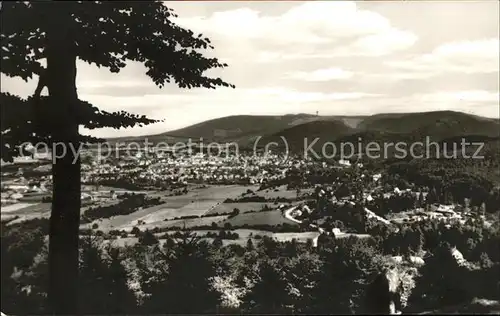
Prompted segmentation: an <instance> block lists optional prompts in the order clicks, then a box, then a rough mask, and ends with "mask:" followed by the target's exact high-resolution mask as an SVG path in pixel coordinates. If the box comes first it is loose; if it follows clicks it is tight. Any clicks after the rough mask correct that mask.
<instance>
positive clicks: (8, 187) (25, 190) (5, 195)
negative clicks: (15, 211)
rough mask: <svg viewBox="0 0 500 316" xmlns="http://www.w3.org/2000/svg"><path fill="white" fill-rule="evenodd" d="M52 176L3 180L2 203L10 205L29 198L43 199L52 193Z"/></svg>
mask: <svg viewBox="0 0 500 316" xmlns="http://www.w3.org/2000/svg"><path fill="white" fill-rule="evenodd" d="M51 189H52V176H42V177H40V178H37V179H30V180H29V179H26V178H24V177H23V176H20V177H18V178H15V179H12V180H2V183H1V190H0V191H1V193H0V194H1V205H2V206H4V205H10V204H15V203H18V202H23V201H27V200H28V201H29V200H37V199H38V200H40V201H41V200H42V199H43V197H45V196H47V195H48V194H50V192H51Z"/></svg>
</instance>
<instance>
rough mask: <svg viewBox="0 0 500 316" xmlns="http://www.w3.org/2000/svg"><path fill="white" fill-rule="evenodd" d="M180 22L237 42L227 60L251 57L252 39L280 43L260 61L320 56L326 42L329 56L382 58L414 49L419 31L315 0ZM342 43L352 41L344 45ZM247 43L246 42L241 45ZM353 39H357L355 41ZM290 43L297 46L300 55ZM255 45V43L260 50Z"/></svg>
mask: <svg viewBox="0 0 500 316" xmlns="http://www.w3.org/2000/svg"><path fill="white" fill-rule="evenodd" d="M176 23H178V24H180V25H182V26H185V27H188V28H190V29H192V30H194V31H196V32H201V33H203V34H207V35H209V36H211V35H213V36H214V37H215V38H220V39H221V38H224V39H225V40H228V41H230V42H231V43H232V45H231V47H230V50H231V53H232V54H231V55H233V56H230V54H229V52H228V54H227V55H226V53H225V51H226V50H225V49H224V50H220V52H219V53H221V54H223V55H224V56H219V57H220V58H222V59H226V57H227V58H234V59H236V58H239V57H238V56H235V53H236V51H240V54H237V53H236V55H239V56H246V58H248V57H251V55H249V54H248V49H249V48H250V49H252V47H249V46H252V45H248V41H250V40H251V41H254V43H255V47H257V46H258V45H263V44H264V43H267V44H270V45H271V46H275V47H274V50H271V51H268V52H262V50H257V51H260V54H259V53H257V54H255V58H256V60H257V61H261V62H270V61H275V60H278V59H279V58H283V57H284V58H286V59H295V58H297V57H298V58H315V57H316V54H317V52H315V48H319V47H320V46H321V50H322V52H323V54H326V55H325V56H329V57H332V56H333V57H335V56H351V55H363V56H382V55H387V54H391V53H392V52H395V51H399V50H404V49H407V48H409V47H411V46H412V45H413V44H414V43H415V42H416V40H417V37H416V35H414V34H413V33H411V32H408V31H402V30H398V29H396V28H394V27H393V26H391V23H390V22H389V20H387V19H386V18H385V17H384V16H382V15H380V14H378V13H375V12H370V11H366V10H360V9H358V8H357V6H356V3H355V2H335V1H313V2H306V3H302V4H300V5H297V6H295V7H293V8H291V9H290V10H288V11H287V12H285V13H284V14H282V15H275V16H269V15H265V14H264V13H262V12H259V11H256V10H253V9H250V8H240V9H236V10H228V11H223V12H215V13H213V14H212V15H211V16H209V17H207V18H205V17H201V16H199V17H189V18H178V19H176ZM339 41H347V43H345V44H341V45H340V44H338V42H339ZM245 42H246V43H247V44H244V45H243V46H241V45H240V43H245ZM349 42H351V43H349ZM284 45H294V49H293V51H294V53H293V54H290V50H289V48H288V47H287V48H284ZM255 47H253V48H254V49H255Z"/></svg>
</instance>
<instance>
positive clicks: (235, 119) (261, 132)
mask: <svg viewBox="0 0 500 316" xmlns="http://www.w3.org/2000/svg"><path fill="white" fill-rule="evenodd" d="M363 119H364V117H363V116H316V115H312V114H287V115H234V116H227V117H222V118H217V119H213V120H208V121H205V122H201V123H198V124H194V125H191V126H188V127H185V128H181V129H178V130H174V131H169V132H165V133H161V134H156V135H149V136H139V137H120V138H112V139H109V141H110V142H111V143H113V142H117V141H120V142H130V141H140V140H144V139H145V138H146V137H147V138H148V140H149V141H151V142H160V141H162V142H163V141H166V142H176V141H184V140H187V139H188V138H191V139H192V140H193V141H194V140H199V139H200V138H203V139H204V140H206V141H208V142H210V141H225V142H227V141H236V142H241V143H249V142H251V141H252V140H253V139H255V138H256V137H258V136H262V137H264V136H269V135H273V134H275V133H278V132H280V131H282V130H285V129H287V128H290V127H293V126H297V125H301V124H306V123H309V122H314V121H318V120H322V121H324V120H336V121H338V120H342V121H344V122H346V124H349V125H353V126H355V125H357V124H358V123H359V122H361V121H362V120H363Z"/></svg>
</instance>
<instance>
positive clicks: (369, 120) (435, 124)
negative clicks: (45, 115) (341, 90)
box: [109, 111, 500, 146]
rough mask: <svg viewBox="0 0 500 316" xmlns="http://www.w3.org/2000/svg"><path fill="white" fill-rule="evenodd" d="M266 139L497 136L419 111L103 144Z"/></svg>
mask: <svg viewBox="0 0 500 316" xmlns="http://www.w3.org/2000/svg"><path fill="white" fill-rule="evenodd" d="M259 136H261V137H263V139H265V140H266V139H267V140H271V139H278V137H279V136H284V137H286V138H287V140H288V141H289V142H290V143H291V144H292V145H293V146H295V145H297V144H299V142H300V143H301V144H303V138H304V137H313V136H314V137H313V138H315V137H320V138H321V139H322V141H321V142H323V141H334V140H335V141H344V142H345V141H355V142H356V143H357V140H358V138H359V137H361V138H362V142H363V143H366V142H369V141H377V142H381V141H384V142H386V141H395V142H398V141H412V140H413V141H424V140H425V137H426V136H430V138H431V139H432V140H435V141H442V140H444V139H447V140H452V139H453V140H455V139H459V138H460V137H462V136H467V137H472V138H474V139H484V140H487V139H491V138H498V137H500V124H499V122H498V120H495V119H492V118H485V117H480V116H476V115H470V114H466V113H462V112H454V111H434V112H422V113H390V114H376V115H372V116H316V115H311V114H288V115H282V116H277V115H275V116H270V115H236V116H227V117H222V118H217V119H213V120H208V121H205V122H201V123H198V124H195V125H191V126H188V127H185V128H182V129H178V130H174V131H169V132H166V133H161V134H156V135H150V136H141V137H125V138H114V139H110V140H109V141H110V142H111V143H112V142H114V141H120V142H129V141H141V140H144V139H145V138H146V137H147V138H148V140H149V141H151V142H153V143H157V142H170V143H173V142H177V141H186V140H187V139H188V138H191V140H192V141H193V142H198V141H199V139H200V138H203V139H204V141H206V142H212V141H217V142H238V143H239V144H240V146H244V145H251V144H253V141H254V140H255V139H256V138H257V137H259Z"/></svg>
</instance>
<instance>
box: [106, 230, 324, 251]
mask: <svg viewBox="0 0 500 316" xmlns="http://www.w3.org/2000/svg"><path fill="white" fill-rule="evenodd" d="M208 232H212V233H213V232H215V231H213V230H212V231H211V230H197V231H194V233H195V234H196V235H198V236H205V235H206V233H208ZM231 232H234V233H237V234H238V235H239V236H240V237H239V238H238V239H235V240H229V239H224V240H223V241H222V243H223V244H224V245H230V244H238V245H241V246H245V245H246V244H247V242H248V239H252V241H253V242H254V244H257V243H258V242H259V240H260V239H257V238H254V237H255V236H257V235H259V236H268V237H271V238H274V239H276V240H278V241H280V242H285V241H291V240H292V239H296V240H297V241H298V242H304V243H305V242H307V240H308V239H315V238H316V237H318V235H319V233H318V232H304V233H272V232H268V231H262V230H252V229H235V230H232V231H231ZM167 233H168V234H169V235H173V234H175V233H176V231H171V232H167ZM164 234H165V233H159V234H156V235H157V236H161V235H164ZM203 240H206V241H207V242H209V243H211V242H213V238H203ZM106 242H107V243H109V242H111V243H112V244H113V245H116V246H121V247H123V246H131V245H134V244H135V243H137V242H138V239H137V238H136V237H126V238H119V239H115V240H107V241H106ZM164 242H165V239H160V244H162V243H164Z"/></svg>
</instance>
